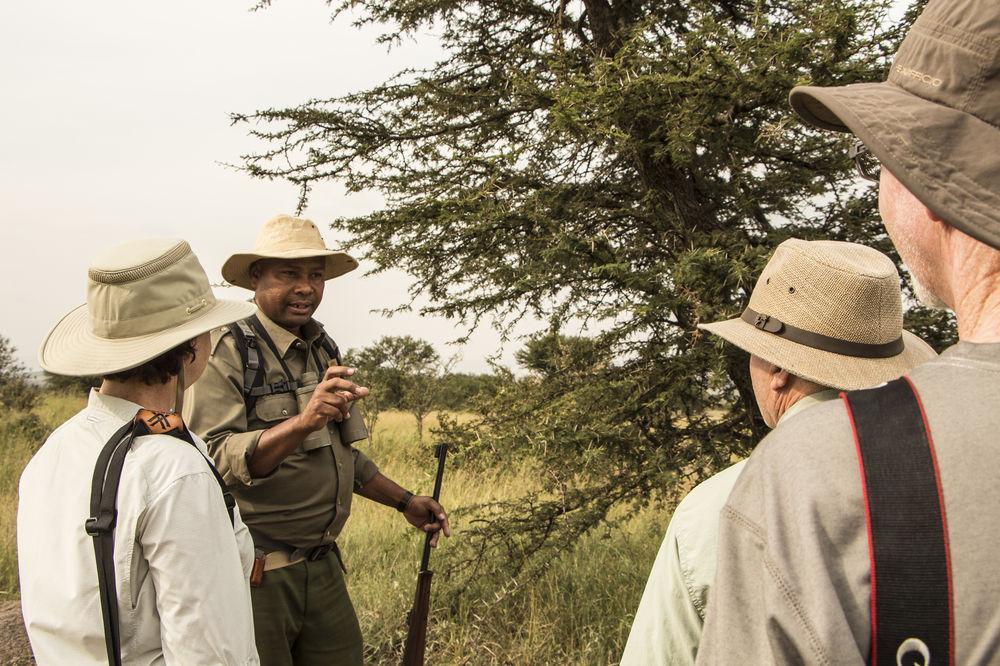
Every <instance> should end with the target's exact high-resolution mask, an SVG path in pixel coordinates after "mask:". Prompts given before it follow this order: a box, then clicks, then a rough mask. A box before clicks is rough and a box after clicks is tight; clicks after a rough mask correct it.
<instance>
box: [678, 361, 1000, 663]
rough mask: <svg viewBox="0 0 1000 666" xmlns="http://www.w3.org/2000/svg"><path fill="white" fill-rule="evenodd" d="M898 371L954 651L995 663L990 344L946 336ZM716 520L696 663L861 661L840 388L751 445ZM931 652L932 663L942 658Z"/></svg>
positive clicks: (998, 572)
mask: <svg viewBox="0 0 1000 666" xmlns="http://www.w3.org/2000/svg"><path fill="white" fill-rule="evenodd" d="M910 378H911V379H912V380H913V383H914V385H915V386H916V388H917V390H918V392H919V393H920V397H921V400H922V401H923V405H924V408H925V411H926V413H927V421H928V425H929V427H930V430H931V436H932V437H933V441H934V446H935V449H936V453H937V459H938V464H939V468H940V474H941V484H942V488H943V495H944V502H945V513H946V516H947V521H948V533H949V542H950V549H951V563H952V578H953V585H954V618H955V663H956V664H989V663H998V664H1000V344H984V345H980V344H971V343H959V344H958V345H955V346H954V347H951V348H950V349H948V350H947V351H945V353H944V354H942V355H941V356H940V357H939V358H937V359H935V360H932V361H929V362H928V363H926V364H924V365H922V366H920V367H919V368H917V369H916V370H914V371H913V372H912V373H911V374H910ZM719 527H720V535H719V554H718V572H717V574H716V579H715V585H714V586H713V588H712V592H711V597H710V602H709V605H708V608H709V610H708V617H707V618H706V623H705V631H704V635H703V638H702V643H701V648H700V651H699V653H698V663H699V664H770V663H779V664H837V665H840V664H862V663H865V661H866V660H867V657H868V651H869V643H870V626H869V625H870V612H869V601H870V589H869V558H868V537H867V531H866V527H865V513H864V503H863V499H862V492H861V480H860V476H859V470H858V460H857V455H856V453H855V447H854V438H853V434H852V432H851V427H850V424H849V422H848V417H847V412H846V411H845V408H844V405H843V402H842V401H830V402H828V403H825V404H822V405H817V406H816V407H814V408H813V409H810V410H809V411H808V412H806V413H805V414H803V415H802V416H801V418H797V419H792V420H790V421H789V422H787V423H786V424H782V425H781V426H779V427H778V428H777V429H775V430H774V431H773V432H772V433H771V434H770V435H769V436H768V437H767V438H766V439H765V440H764V441H763V442H762V443H761V444H760V446H758V447H757V449H756V450H755V451H754V453H753V455H752V456H751V457H750V460H749V462H748V464H747V466H746V469H745V470H744V471H743V474H742V475H741V476H740V479H739V481H738V482H737V484H736V486H735V488H734V489H733V492H732V494H731V495H730V496H729V500H728V502H727V503H726V506H725V508H724V509H723V511H722V515H721V518H720V526H719ZM995 655H996V656H995ZM935 657H936V655H932V661H931V663H932V665H933V666H936V665H937V664H938V663H941V664H944V663H947V662H946V659H945V658H944V657H943V656H937V657H938V658H935Z"/></svg>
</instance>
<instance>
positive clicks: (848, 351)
mask: <svg viewBox="0 0 1000 666" xmlns="http://www.w3.org/2000/svg"><path fill="white" fill-rule="evenodd" d="M740 319H742V320H743V321H745V322H746V323H748V324H750V325H751V326H753V327H755V328H758V329H760V330H762V331H765V332H767V333H773V334H774V335H777V336H778V337H780V338H785V339H786V340H790V341H792V342H797V343H799V344H800V345H805V346H806V347H812V348H813V349H819V350H820V351H826V352H833V353H834V354H841V355H843V356H856V357H858V358H890V357H892V356H897V355H899V354H900V353H902V351H903V349H904V345H903V336H902V335H900V336H899V337H898V338H896V339H895V340H893V341H892V342H884V343H882V344H868V343H866V342H854V341H853V340H842V339H840V338H832V337H830V336H829V335H823V334H822V333H813V332H812V331H807V330H805V329H802V328H797V327H795V326H792V325H791V324H786V323H785V322H783V321H781V320H780V319H775V318H774V317H771V316H770V315H766V314H761V313H759V312H756V311H754V310H751V309H750V308H747V309H746V310H744V311H743V314H742V315H740Z"/></svg>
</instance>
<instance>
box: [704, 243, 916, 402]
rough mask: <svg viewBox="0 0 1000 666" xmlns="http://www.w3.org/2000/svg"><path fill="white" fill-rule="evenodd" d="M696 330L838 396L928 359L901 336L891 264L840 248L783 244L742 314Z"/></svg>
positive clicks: (871, 253)
mask: <svg viewBox="0 0 1000 666" xmlns="http://www.w3.org/2000/svg"><path fill="white" fill-rule="evenodd" d="M699 328H702V329H704V330H706V331H710V332H712V333H715V334H716V335H718V336H720V337H722V338H724V339H725V340H727V341H729V342H731V343H732V344H734V345H736V346H737V347H739V348H740V349H742V350H744V351H747V352H750V353H751V354H754V355H756V356H759V357H760V358H762V359H764V360H765V361H768V362H769V363H773V364H774V365H777V366H778V367H780V368H783V369H785V370H787V371H788V372H790V373H791V374H793V375H796V376H798V377H802V378H803V379H808V380H809V381H812V382H816V383H817V384H822V385H823V386H829V387H831V388H837V389H841V390H854V389H862V388H869V387H872V386H876V385H878V384H881V383H882V382H886V381H889V380H892V379H895V378H897V377H899V376H901V375H904V374H906V373H907V372H909V371H910V370H911V369H913V368H914V367H915V366H917V365H920V364H921V363H923V362H924V361H927V360H929V359H931V358H934V356H935V352H934V350H933V349H931V347H930V345H928V344H927V343H926V342H924V341H923V340H921V339H920V338H919V337H917V336H916V335H913V334H912V333H910V332H909V331H905V330H903V308H902V298H901V295H900V290H899V274H898V273H897V272H896V267H895V266H894V265H893V263H892V261H891V260H890V259H889V258H888V257H886V256H885V255H884V254H882V253H881V252H879V251H877V250H873V249H872V248H870V247H865V246H864V245H858V244H856V243H843V242H840V241H804V240H799V239H794V238H793V239H790V240H787V241H785V242H784V243H782V244H781V245H779V246H778V247H777V249H776V250H775V251H774V254H773V255H772V256H771V259H770V261H768V263H767V266H765V267H764V270H763V272H762V273H761V275H760V278H759V279H758V280H757V284H756V286H754V290H753V293H752V294H751V295H750V302H749V304H748V305H747V309H746V310H745V311H744V312H743V314H742V315H741V316H740V317H736V318H734V319H728V320H726V321H719V322H714V323H711V324H701V325H699Z"/></svg>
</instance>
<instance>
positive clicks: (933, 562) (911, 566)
mask: <svg viewBox="0 0 1000 666" xmlns="http://www.w3.org/2000/svg"><path fill="white" fill-rule="evenodd" d="M841 397H842V399H843V400H844V404H845V405H846V406H847V412H848V415H849V416H850V418H851V425H852V428H853V429H854V437H855V445H856V447H857V453H858V463H859V466H860V471H861V480H862V490H863V495H864V501H865V514H866V515H865V518H866V522H867V526H868V550H869V556H870V558H871V652H870V656H869V661H868V663H869V664H871V665H872V666H894V665H895V664H904V665H909V664H932V663H933V664H935V665H941V666H944V665H946V664H947V665H948V666H952V665H953V664H954V662H955V659H954V620H953V616H952V580H951V561H950V557H949V552H948V524H947V520H946V517H945V510H944V495H943V494H942V491H941V480H940V474H939V472H938V467H937V459H936V457H935V453H934V442H933V440H932V438H931V432H930V429H929V428H928V426H927V419H926V417H925V415H924V411H923V406H922V405H921V403H920V396H919V395H918V394H917V391H916V389H915V388H914V387H913V385H912V384H911V383H910V381H909V379H907V378H906V377H903V378H901V379H897V380H895V381H892V382H889V383H888V384H885V385H883V386H880V387H877V388H874V389H869V390H865V391H852V392H849V393H842V394H841Z"/></svg>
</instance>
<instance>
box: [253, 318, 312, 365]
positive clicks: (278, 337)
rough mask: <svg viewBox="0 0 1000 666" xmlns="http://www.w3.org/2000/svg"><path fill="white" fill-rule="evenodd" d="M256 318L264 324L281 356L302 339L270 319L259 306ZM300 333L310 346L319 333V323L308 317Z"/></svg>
mask: <svg viewBox="0 0 1000 666" xmlns="http://www.w3.org/2000/svg"><path fill="white" fill-rule="evenodd" d="M257 318H258V319H260V323H261V324H263V325H264V330H265V331H267V334H268V335H270V336H271V340H273V341H274V346H275V347H277V348H278V351H279V352H281V355H282V356H284V355H286V354H287V353H288V350H289V348H290V347H291V346H292V345H294V344H295V343H296V342H297V341H302V338H300V337H298V336H297V335H295V334H294V333H292V332H291V331H289V330H288V329H285V328H282V327H281V326H280V325H278V324H276V323H275V322H274V321H272V320H271V319H270V318H269V317H268V316H267V315H266V314H264V312H263V311H262V310H261V309H260V308H257ZM302 334H303V335H304V336H305V342H307V343H308V344H309V346H312V344H313V343H314V342H315V341H316V339H317V338H319V335H320V327H319V324H317V323H316V320H314V319H310V320H309V321H308V322H306V323H305V324H303V326H302Z"/></svg>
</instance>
